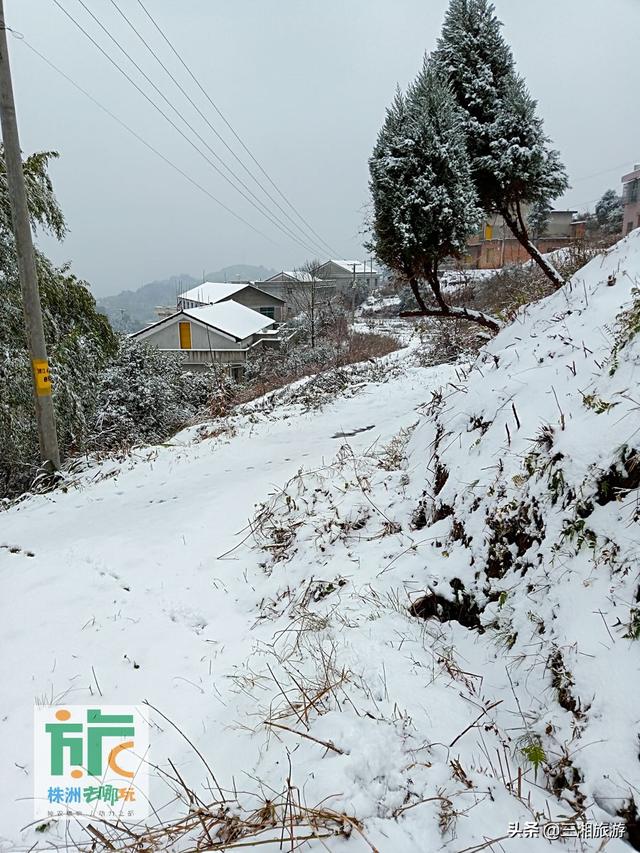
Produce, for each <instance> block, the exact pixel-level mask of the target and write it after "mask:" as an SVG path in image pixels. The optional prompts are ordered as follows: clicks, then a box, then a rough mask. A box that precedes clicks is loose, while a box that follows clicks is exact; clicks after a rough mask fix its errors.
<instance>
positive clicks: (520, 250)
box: [469, 237, 571, 270]
mask: <svg viewBox="0 0 640 853" xmlns="http://www.w3.org/2000/svg"><path fill="white" fill-rule="evenodd" d="M570 242H571V241H570V240H569V239H565V238H557V239H554V238H552V237H548V238H547V237H543V238H542V239H541V240H536V246H537V248H538V249H539V250H540V251H541V252H542V253H543V254H545V253H546V252H553V251H555V250H556V249H561V248H562V247H563V246H567V245H569V243H570ZM469 250H470V257H471V261H470V265H471V266H474V267H476V269H480V270H489V269H500V267H502V266H510V265H512V264H524V263H526V262H527V261H530V260H531V256H530V255H529V253H528V252H527V250H526V249H525V248H524V246H522V245H521V244H520V243H519V242H518V241H517V240H516V239H515V238H512V239H511V240H486V241H485V242H483V243H481V244H480V245H476V246H470V247H469Z"/></svg>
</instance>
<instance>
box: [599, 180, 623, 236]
mask: <svg viewBox="0 0 640 853" xmlns="http://www.w3.org/2000/svg"><path fill="white" fill-rule="evenodd" d="M596 219H597V220H598V225H599V226H600V228H601V229H602V231H603V232H604V233H605V234H620V233H621V232H622V225H623V219H624V207H623V203H622V198H621V197H620V196H619V195H618V194H617V193H616V191H615V190H607V191H606V192H605V193H604V194H603V196H602V198H601V199H600V201H599V202H598V203H597V204H596Z"/></svg>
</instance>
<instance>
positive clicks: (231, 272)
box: [96, 264, 276, 332]
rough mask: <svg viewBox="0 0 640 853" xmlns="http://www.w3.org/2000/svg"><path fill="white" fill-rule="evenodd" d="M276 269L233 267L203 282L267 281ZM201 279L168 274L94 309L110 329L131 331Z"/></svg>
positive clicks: (108, 298) (152, 319) (151, 319)
mask: <svg viewBox="0 0 640 853" xmlns="http://www.w3.org/2000/svg"><path fill="white" fill-rule="evenodd" d="M275 274H276V270H272V269H268V268H267V267H263V266H252V265H251V264H233V265H232V266H229V267H224V268H223V269H221V270H217V272H210V273H206V275H205V280H206V281H236V280H237V279H240V280H242V279H249V280H250V281H256V280H260V279H264V278H269V277H270V276H272V275H275ZM201 282H202V279H200V278H194V277H193V276H192V275H189V274H187V273H184V274H182V275H172V276H171V277H170V278H165V279H162V280H161V281H151V282H149V283H148V284H144V285H142V287H139V288H138V289H137V290H123V291H121V292H120V293H116V294H114V295H113V296H103V297H101V298H99V299H96V302H97V305H98V310H100V311H102V313H103V314H106V315H107V317H108V318H109V320H110V322H111V325H112V326H113V328H114V329H117V330H118V331H121V332H135V331H137V330H138V329H141V328H142V327H143V326H148V325H149V323H153V322H155V320H157V319H158V317H157V315H156V312H155V309H156V307H157V306H158V305H175V303H176V298H177V296H178V294H180V293H183V292H184V291H185V290H189V289H190V288H191V287H195V286H196V285H198V284H200V283H201Z"/></svg>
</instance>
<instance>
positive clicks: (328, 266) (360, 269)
mask: <svg viewBox="0 0 640 853" xmlns="http://www.w3.org/2000/svg"><path fill="white" fill-rule="evenodd" d="M318 276H319V277H320V278H324V279H332V280H333V281H338V282H341V283H342V284H346V283H348V282H353V281H354V279H355V280H356V281H357V282H358V283H362V284H365V285H366V286H367V287H368V288H369V289H373V288H376V287H378V285H379V284H380V283H381V280H382V277H381V275H380V270H379V269H378V268H377V267H375V266H374V264H373V261H346V260H329V261H326V263H324V264H322V266H321V267H320V268H319V269H318Z"/></svg>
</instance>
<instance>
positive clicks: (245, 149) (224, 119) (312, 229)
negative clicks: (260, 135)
mask: <svg viewBox="0 0 640 853" xmlns="http://www.w3.org/2000/svg"><path fill="white" fill-rule="evenodd" d="M138 5H139V6H140V7H141V8H142V10H143V11H144V13H145V14H146V16H147V17H148V18H149V20H150V21H151V23H152V24H153V26H154V27H155V28H156V30H157V31H158V32H159V33H160V35H161V36H162V38H163V39H164V41H165V42H166V43H167V45H168V46H169V47H170V48H171V50H172V52H173V53H174V54H175V56H176V57H177V58H178V60H179V61H180V64H181V65H182V67H183V68H184V69H185V71H186V72H187V74H188V75H189V76H190V77H191V79H192V80H193V81H194V83H195V84H196V86H197V87H198V88H199V89H200V91H201V92H202V94H203V95H204V96H205V98H206V99H207V100H208V101H209V103H210V104H211V106H212V107H213V109H214V110H215V111H216V113H217V114H218V115H219V116H220V118H221V119H222V121H223V122H224V123H225V125H226V126H227V127H228V128H229V130H230V131H231V133H232V134H233V136H234V137H235V139H236V140H237V141H238V142H239V143H240V145H241V146H242V148H243V150H244V151H245V152H246V154H247V155H248V156H249V157H250V158H251V160H252V161H253V162H254V163H255V165H256V166H257V167H258V169H259V170H260V172H261V173H262V174H263V175H264V177H265V178H266V179H267V180H268V181H269V183H270V184H271V186H272V187H273V188H274V189H275V191H276V192H277V193H278V195H279V196H280V197H281V198H282V200H283V201H284V202H285V203H286V204H287V205H288V206H289V207H290V208H291V210H292V211H293V212H294V213H295V214H296V216H297V217H298V219H300V221H301V222H302V223H304V225H306V227H307V228H308V229H309V230H310V231H311V233H312V234H314V235H315V236H316V237H317V238H318V239H319V240H320V242H321V243H322V244H323V245H324V246H326V247H327V249H328V250H329V252H330V253H331V254H332V255H334V256H335V255H336V254H337V253H336V251H335V249H332V248H331V246H330V245H329V244H328V243H327V242H326V240H323V239H322V237H320V235H319V234H318V233H317V231H315V229H314V228H313V227H312V226H311V225H310V224H309V222H307V220H306V219H305V218H304V216H303V215H302V214H301V213H300V212H299V211H298V210H297V208H296V207H295V206H294V205H293V204H292V203H291V202H290V201H289V199H288V198H287V197H286V196H285V195H284V193H283V192H282V191H281V190H280V188H279V187H278V186H277V184H276V183H275V182H274V181H273V180H272V179H271V177H270V176H269V175H268V173H267V172H266V171H265V169H264V168H263V167H262V166H261V165H260V163H259V162H258V160H257V159H256V157H255V156H254V155H253V154H252V152H251V151H250V149H249V148H248V146H247V145H246V144H245V143H244V142H243V141H242V139H241V137H240V136H239V134H238V133H237V132H236V130H235V129H234V127H233V126H232V124H231V123H230V122H229V121H228V119H227V118H226V117H225V115H224V114H223V113H222V111H221V110H220V109H219V107H218V106H217V104H216V103H215V101H214V100H213V99H212V98H211V96H210V95H209V93H208V92H207V91H206V89H204V88H203V86H202V84H201V83H200V81H199V80H198V78H197V77H196V76H195V74H194V73H193V71H192V70H191V69H190V68H189V66H188V65H187V63H186V62H185V61H184V59H183V58H182V56H181V55H180V53H178V51H177V50H176V48H175V47H174V46H173V44H172V43H171V41H169V38H168V37H167V36H166V35H165V34H164V32H163V31H162V29H161V28H160V26H159V24H157V23H156V21H155V20H154V18H153V17H152V15H151V13H150V12H149V11H148V9H147V8H146V6H145V5H144V3H143V2H142V0H138Z"/></svg>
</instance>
